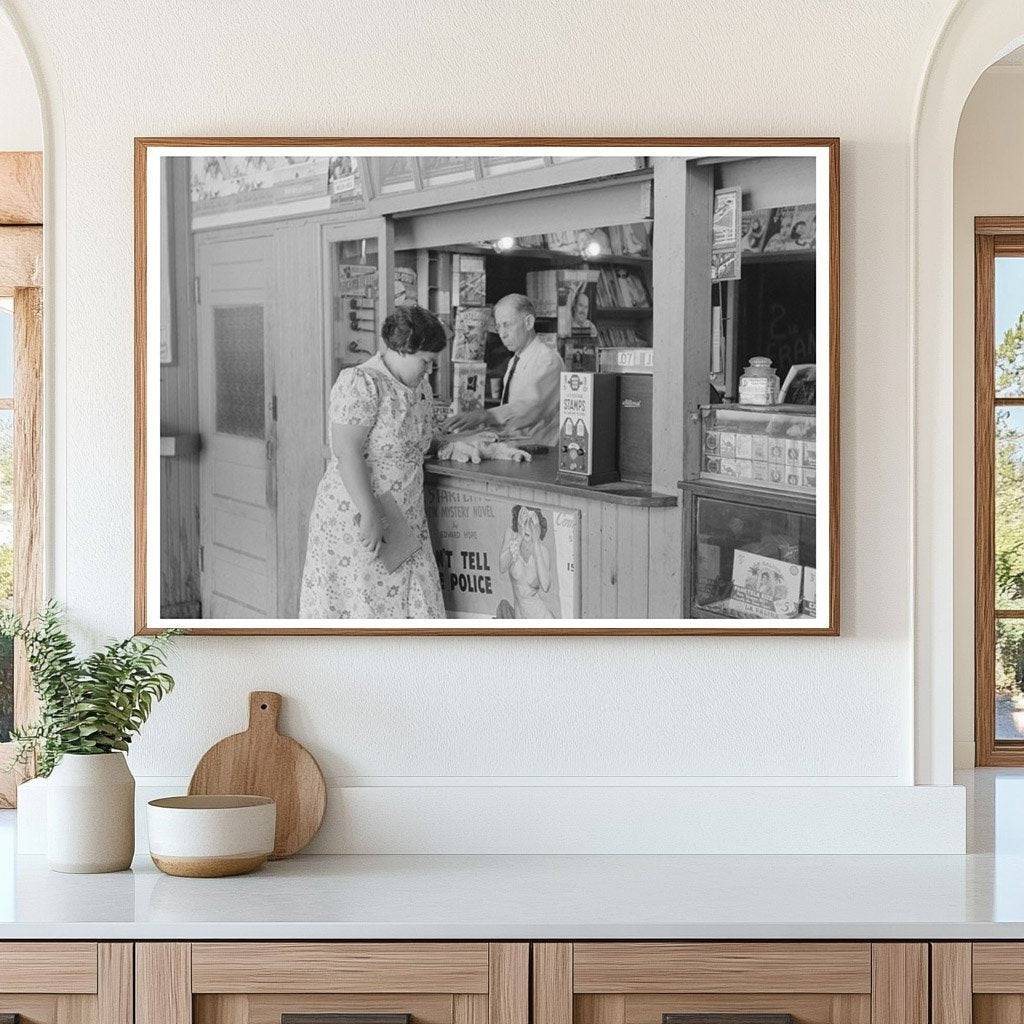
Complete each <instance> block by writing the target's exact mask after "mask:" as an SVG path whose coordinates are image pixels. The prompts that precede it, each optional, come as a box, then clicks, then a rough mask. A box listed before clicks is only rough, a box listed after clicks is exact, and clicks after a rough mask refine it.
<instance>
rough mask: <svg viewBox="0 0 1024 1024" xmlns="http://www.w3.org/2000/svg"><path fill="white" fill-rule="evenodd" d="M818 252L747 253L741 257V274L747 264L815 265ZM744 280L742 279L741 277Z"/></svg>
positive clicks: (808, 250) (803, 250)
mask: <svg viewBox="0 0 1024 1024" xmlns="http://www.w3.org/2000/svg"><path fill="white" fill-rule="evenodd" d="M815 256H817V252H816V250H814V249H801V250H800V251H799V252H745V253H743V254H742V255H741V256H740V273H741V275H742V272H743V265H744V264H745V263H813V262H814V258H815ZM741 280H742V277H741Z"/></svg>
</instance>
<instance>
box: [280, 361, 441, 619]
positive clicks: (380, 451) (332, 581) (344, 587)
mask: <svg viewBox="0 0 1024 1024" xmlns="http://www.w3.org/2000/svg"><path fill="white" fill-rule="evenodd" d="M432 409H433V395H432V394H431V391H430V385H429V384H428V382H427V381H426V380H425V379H424V380H422V381H420V382H419V384H417V385H416V386H415V387H412V388H410V387H407V386H406V385H405V384H403V383H402V382H401V381H400V380H398V379H397V378H396V377H395V376H394V375H393V374H392V373H391V371H390V370H389V369H388V368H387V366H386V365H385V363H384V360H383V358H382V357H381V356H380V355H379V354H378V355H376V356H373V357H372V358H371V359H368V360H367V361H366V362H365V363H363V364H361V365H360V366H354V367H350V368H348V369H345V370H342V371H341V373H339V374H338V379H337V381H336V382H335V384H334V387H333V388H332V389H331V401H330V409H329V417H330V423H331V425H332V426H333V425H334V424H336V423H337V424H352V425H354V426H362V427H369V428H370V432H369V434H368V435H367V437H366V443H365V445H364V448H363V458H364V459H365V460H366V462H367V465H368V468H369V471H370V487H371V489H372V490H373V493H374V494H375V495H377V496H378V497H380V496H382V495H383V494H385V493H387V492H390V493H391V494H392V495H394V498H395V500H396V501H397V502H398V507H399V508H400V509H401V510H402V512H403V513H404V514H405V517H406V519H407V521H408V523H409V526H410V528H411V529H412V531H413V533H415V534H418V535H419V537H420V539H421V541H422V547H421V548H420V550H419V551H417V552H416V554H414V555H413V556H412V557H411V558H408V559H407V560H406V561H405V562H403V563H402V565H400V566H399V567H398V568H397V569H396V570H395V571H394V572H392V573H389V572H388V571H387V570H386V569H385V568H384V563H383V562H381V560H380V559H379V558H378V557H377V556H376V555H372V554H371V553H370V552H369V551H367V550H366V548H365V547H364V546H363V544H362V542H361V540H360V539H359V526H358V522H357V515H358V511H359V510H358V508H357V506H356V504H355V502H354V501H353V500H352V499H351V497H350V496H349V493H348V490H347V489H346V487H345V483H344V481H343V480H342V478H341V472H340V470H339V468H338V460H337V456H336V455H335V453H334V449H333V439H332V446H331V458H330V462H329V463H328V465H327V471H326V472H325V473H324V477H323V479H322V480H321V481H320V486H319V487H318V488H317V492H316V500H315V501H314V502H313V511H312V513H311V514H310V518H309V541H308V543H307V545H306V564H305V568H304V570H303V573H302V591H301V594H300V597H299V615H300V617H302V618H304V619H437V618H444V615H445V611H444V602H443V600H442V598H441V585H440V582H439V579H438V571H437V563H436V562H435V560H434V553H433V548H432V546H431V543H430V534H429V533H428V532H427V517H426V515H425V513H424V511H423V460H424V459H425V458H426V455H427V452H428V451H429V449H430V443H431V439H432V437H433V417H432Z"/></svg>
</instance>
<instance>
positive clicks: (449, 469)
mask: <svg viewBox="0 0 1024 1024" xmlns="http://www.w3.org/2000/svg"><path fill="white" fill-rule="evenodd" d="M424 469H425V471H426V474H427V477H428V480H429V478H430V477H448V478H455V479H461V480H471V481H477V482H480V481H491V482H495V483H500V484H503V485H505V486H510V487H527V488H529V489H530V490H531V491H542V492H546V493H550V494H568V495H574V496H576V497H577V498H578V499H580V500H583V501H598V502H608V503H609V504H612V505H630V506H633V507H635V508H672V507H674V506H675V505H678V504H679V499H678V498H677V497H676V495H674V494H659V493H658V492H656V491H652V490H651V489H650V488H649V487H644V486H642V485H641V484H634V483H629V482H628V481H625V482H620V483H614V484H602V485H600V486H598V487H587V486H586V485H584V484H574V483H566V482H565V481H563V480H559V479H558V460H557V457H556V455H555V453H554V452H548V454H546V455H535V456H534V457H533V461H532V462H504V461H497V460H494V461H487V462H481V463H479V464H473V463H471V462H437V461H430V462H428V463H427V464H426V466H425V467H424Z"/></svg>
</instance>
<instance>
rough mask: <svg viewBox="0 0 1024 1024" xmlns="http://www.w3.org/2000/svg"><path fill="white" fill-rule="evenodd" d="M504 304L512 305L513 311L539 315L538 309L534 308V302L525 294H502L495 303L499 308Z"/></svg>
mask: <svg viewBox="0 0 1024 1024" xmlns="http://www.w3.org/2000/svg"><path fill="white" fill-rule="evenodd" d="M502 304H507V305H509V306H511V307H512V312H513V313H524V314H526V315H529V316H532V317H536V316H537V310H536V309H535V308H534V305H533V302H532V301H531V300H530V299H528V298H527V297H526V296H525V295H520V294H518V293H517V292H512V293H511V294H510V295H504V296H502V297H501V298H500V299H498V301H497V302H496V303H495V304H494V305H495V308H497V307H498V306H500V305H502Z"/></svg>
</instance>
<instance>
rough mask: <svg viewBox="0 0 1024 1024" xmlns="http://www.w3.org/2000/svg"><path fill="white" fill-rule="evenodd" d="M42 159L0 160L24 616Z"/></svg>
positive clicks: (19, 676)
mask: <svg viewBox="0 0 1024 1024" xmlns="http://www.w3.org/2000/svg"><path fill="white" fill-rule="evenodd" d="M42 188H43V175H42V154H41V153H0V295H4V296H8V295H13V296H14V395H13V397H11V396H4V398H3V400H2V401H0V408H3V409H8V408H14V409H15V410H16V415H15V420H14V566H15V573H14V607H15V610H16V611H17V612H18V613H19V614H20V615H22V616H28V615H31V614H33V613H35V612H36V611H38V610H39V608H40V605H41V603H42V592H43V555H42V498H43V484H42V480H43V476H42V418H43V376H42V375H43V293H42V288H41V284H42V266H43V247H42V238H43V230H42ZM35 714H36V702H35V695H34V694H33V692H32V685H31V678H30V675H29V671H28V665H27V663H26V661H25V653H24V650H23V649H22V648H21V645H20V644H19V645H18V647H17V648H16V650H15V655H14V722H15V724H16V725H24V724H26V723H27V722H29V721H31V720H32V719H33V718H34V717H35ZM13 756H14V745H13V744H10V743H0V807H13V806H14V805H15V802H16V798H17V787H18V784H19V783H20V782H22V781H24V780H25V779H26V778H28V777H30V775H31V770H30V769H26V768H23V767H19V768H13V769H12V768H11V767H10V765H11V761H12V759H13Z"/></svg>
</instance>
